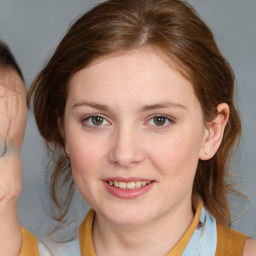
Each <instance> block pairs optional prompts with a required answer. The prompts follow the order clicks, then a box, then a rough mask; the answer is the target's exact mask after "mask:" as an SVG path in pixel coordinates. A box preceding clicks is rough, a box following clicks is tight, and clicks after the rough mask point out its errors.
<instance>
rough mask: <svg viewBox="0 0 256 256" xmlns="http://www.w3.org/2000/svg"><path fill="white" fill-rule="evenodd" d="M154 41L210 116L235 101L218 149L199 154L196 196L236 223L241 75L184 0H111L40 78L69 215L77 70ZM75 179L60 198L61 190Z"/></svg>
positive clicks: (43, 129) (48, 137)
mask: <svg viewBox="0 0 256 256" xmlns="http://www.w3.org/2000/svg"><path fill="white" fill-rule="evenodd" d="M145 46H150V47H153V48H156V49H159V50H161V51H162V52H163V53H164V54H165V55H166V57H168V58H169V60H170V63H172V64H173V65H174V67H175V68H176V69H177V71H178V72H180V73H181V74H182V75H183V76H185V77H186V78H187V79H189V80H190V81H191V83H192V84H193V87H194V91H195V94H196V96H197V97H198V99H199V101H200V104H201V107H202V110H203V114H204V118H205V121H206V122H207V121H211V120H213V119H214V117H216V114H217V105H218V104H220V103H223V102H225V103H227V104H228V105H229V108H230V118H229V121H228V124H227V126H226V129H225V132H224V137H223V142H222V144H221V146H220V148H219V150H218V151H217V153H216V154H215V156H214V157H213V158H212V159H210V160H207V161H199V163H198V168H197V172H196V177H195V181H194V187H193V199H194V198H195V197H196V196H197V195H198V194H199V195H200V196H201V197H202V199H203V201H204V204H205V206H206V208H207V209H208V210H209V211H210V213H211V214H212V215H213V216H215V217H216V219H217V221H218V222H221V223H225V224H229V223H230V211H229V205H228V202H227V194H228V191H230V190H231V191H234V189H233V188H232V186H231V185H229V184H228V182H227V181H226V178H227V172H228V168H229V162H230V157H231V155H232V152H233V150H234V148H235V146H236V144H237V143H238V142H239V138H240V133H241V122H240V118H239V114H238V112H237V110H236V108H235V106H234V100H233V97H234V74H233V71H232V69H231V67H230V65H229V64H228V62H227V61H226V59H225V58H224V57H223V56H222V54H221V53H220V51H219V49H218V47H217V45H216V42H215V40H214V37H213V35H212V33H211V31H210V29H209V28H208V27H207V25H206V24H205V23H204V22H203V21H202V20H201V19H200V18H199V16H198V14H197V13H196V11H195V10H194V9H193V7H191V6H190V5H189V4H188V3H186V2H185V1H182V0H109V1H106V2H104V3H102V4H99V5H98V6H96V7H95V8H93V9H92V10H90V11H89V12H87V13H85V14H84V15H83V16H81V17H80V18H79V19H78V20H77V21H76V22H75V23H74V24H73V25H72V26H71V27H70V29H69V31H68V32H67V34H66V35H65V36H64V38H63V39H62V41H61V42H60V44H59V46H58V48H57V49H56V51H55V53H54V54H53V56H52V57H51V58H50V60H49V61H48V63H47V64H46V66H45V67H44V69H43V70H42V71H41V72H40V73H39V75H38V76H37V77H36V79H35V81H34V83H33V84H32V87H31V88H30V90H29V93H28V103H29V102H30V101H31V98H32V96H33V97H34V100H33V107H34V113H35V118H36V122H37V125H38V128H39V131H40V133H41V135H42V136H43V137H44V139H45V141H46V144H47V147H48V149H49V150H50V152H51V153H52V166H51V196H52V199H53V201H54V202H55V204H56V205H57V206H58V207H59V209H60V210H61V214H60V217H59V219H62V218H63V217H64V216H65V214H66V211H67V209H68V207H69V204H70V201H71V198H72V193H73V179H72V173H71V168H70V163H69V160H68V159H67V158H66V156H65V152H64V140H63V138H62V136H61V133H60V131H59V128H58V122H57V120H58V118H60V120H63V116H64V111H65V104H66V99H67V95H68V84H69V79H70V77H71V76H72V75H73V74H75V73H76V72H77V71H79V70H81V69H83V68H84V67H86V66H88V65H89V64H90V63H91V62H92V61H93V60H95V59H96V58H99V57H101V56H104V55H108V54H113V53H118V52H120V51H127V50H130V49H134V48H140V47H145ZM64 185H68V187H69V193H68V196H67V198H65V200H64V201H60V199H59V197H58V193H59V192H60V190H61V188H62V187H63V186H64Z"/></svg>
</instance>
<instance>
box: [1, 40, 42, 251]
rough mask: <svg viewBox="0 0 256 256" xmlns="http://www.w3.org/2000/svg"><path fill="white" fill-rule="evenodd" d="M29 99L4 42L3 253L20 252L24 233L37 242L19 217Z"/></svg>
mask: <svg viewBox="0 0 256 256" xmlns="http://www.w3.org/2000/svg"><path fill="white" fill-rule="evenodd" d="M25 102H26V101H25V84H24V79H23V75H22V72H21V70H20V68H19V66H18V64H17V62H16V61H15V59H14V57H13V55H12V53H11V51H10V50H9V48H8V46H7V45H5V44H4V43H3V42H0V227H1V234H0V255H4V256H15V255H18V253H19V251H20V248H21V244H22V233H23V237H24V238H25V239H26V240H27V242H28V244H29V243H34V244H35V245H36V243H37V242H36V239H35V237H34V236H33V235H32V234H30V233H29V232H28V231H27V230H26V229H22V228H21V226H20V224H19V220H18V216H17V202H18V196H19V193H20V190H21V160H20V148H21V145H22V141H23V137H24V131H25V124H26V103H25ZM10 242H11V244H9V243H10ZM27 242H26V243H27ZM13 245H15V246H13ZM34 249H35V248H34ZM34 252H35V251H34ZM34 252H33V246H28V247H27V248H25V246H24V248H23V253H24V255H27V254H30V255H36V254H35V253H34Z"/></svg>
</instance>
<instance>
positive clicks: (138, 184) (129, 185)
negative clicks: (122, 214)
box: [107, 181, 152, 189]
mask: <svg viewBox="0 0 256 256" xmlns="http://www.w3.org/2000/svg"><path fill="white" fill-rule="evenodd" d="M151 182H152V181H130V182H123V181H107V183H108V184H109V185H110V186H113V187H116V188H121V189H136V188H142V187H145V186H147V185H148V184H150V183H151Z"/></svg>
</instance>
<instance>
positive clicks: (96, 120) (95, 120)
mask: <svg viewBox="0 0 256 256" xmlns="http://www.w3.org/2000/svg"><path fill="white" fill-rule="evenodd" d="M92 122H93V124H94V125H100V124H102V123H103V118H102V117H100V116H95V117H93V118H92Z"/></svg>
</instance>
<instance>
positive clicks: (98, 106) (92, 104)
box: [72, 101, 109, 111]
mask: <svg viewBox="0 0 256 256" xmlns="http://www.w3.org/2000/svg"><path fill="white" fill-rule="evenodd" d="M81 106H85V107H91V108H96V109H99V110H104V111H107V110H109V108H108V107H107V106H106V105H103V104H99V103H95V102H86V101H82V102H77V103H75V104H74V105H73V106H72V108H73V109H74V108H76V107H81Z"/></svg>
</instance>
